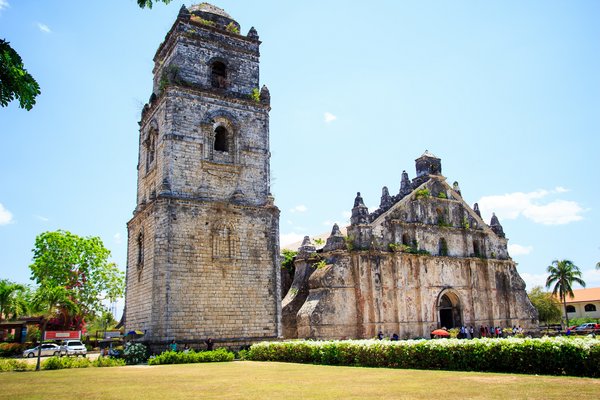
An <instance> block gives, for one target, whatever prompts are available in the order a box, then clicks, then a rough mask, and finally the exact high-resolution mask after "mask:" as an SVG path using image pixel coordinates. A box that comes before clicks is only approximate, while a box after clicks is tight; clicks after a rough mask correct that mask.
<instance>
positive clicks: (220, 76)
mask: <svg viewBox="0 0 600 400" xmlns="http://www.w3.org/2000/svg"><path fill="white" fill-rule="evenodd" d="M210 79H211V85H212V87H214V88H220V89H224V88H226V87H227V66H226V65H225V64H224V63H222V62H221V61H215V62H214V63H212V66H211V76H210Z"/></svg>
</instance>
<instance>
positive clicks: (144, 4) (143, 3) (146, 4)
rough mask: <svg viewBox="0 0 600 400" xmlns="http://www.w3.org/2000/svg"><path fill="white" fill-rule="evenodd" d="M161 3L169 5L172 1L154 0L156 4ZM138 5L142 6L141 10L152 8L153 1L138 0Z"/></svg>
mask: <svg viewBox="0 0 600 400" xmlns="http://www.w3.org/2000/svg"><path fill="white" fill-rule="evenodd" d="M159 1H162V2H163V3H165V4H169V3H170V2H171V1H172V0H154V2H156V3H158V2H159ZM137 3H138V5H139V6H140V8H145V7H148V8H152V3H153V0H137Z"/></svg>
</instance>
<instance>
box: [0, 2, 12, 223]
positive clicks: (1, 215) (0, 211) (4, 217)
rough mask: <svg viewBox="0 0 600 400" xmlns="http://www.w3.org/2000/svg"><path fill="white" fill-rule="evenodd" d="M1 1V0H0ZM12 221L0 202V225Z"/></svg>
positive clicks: (10, 214) (10, 215)
mask: <svg viewBox="0 0 600 400" xmlns="http://www.w3.org/2000/svg"><path fill="white" fill-rule="evenodd" d="M0 1H2V0H0ZM11 222H13V215H12V213H11V212H10V211H8V210H7V209H6V208H4V206H3V205H2V203H0V225H7V224H10V223H11Z"/></svg>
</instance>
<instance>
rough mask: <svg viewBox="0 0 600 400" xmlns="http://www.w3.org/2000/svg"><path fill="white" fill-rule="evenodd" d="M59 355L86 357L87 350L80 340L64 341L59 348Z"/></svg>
mask: <svg viewBox="0 0 600 400" xmlns="http://www.w3.org/2000/svg"><path fill="white" fill-rule="evenodd" d="M60 350H61V354H62V355H64V356H80V355H81V356H84V357H85V356H86V354H87V349H86V348H85V346H84V344H83V343H81V340H64V341H63V342H62V346H60Z"/></svg>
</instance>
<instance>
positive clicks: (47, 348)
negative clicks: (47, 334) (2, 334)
mask: <svg viewBox="0 0 600 400" xmlns="http://www.w3.org/2000/svg"><path fill="white" fill-rule="evenodd" d="M39 348H40V346H36V347H34V348H33V349H28V350H25V351H24V352H23V357H28V358H33V357H37V355H38V349H39ZM60 352H61V349H60V346H58V345H56V344H54V343H43V344H42V357H46V356H60Z"/></svg>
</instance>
